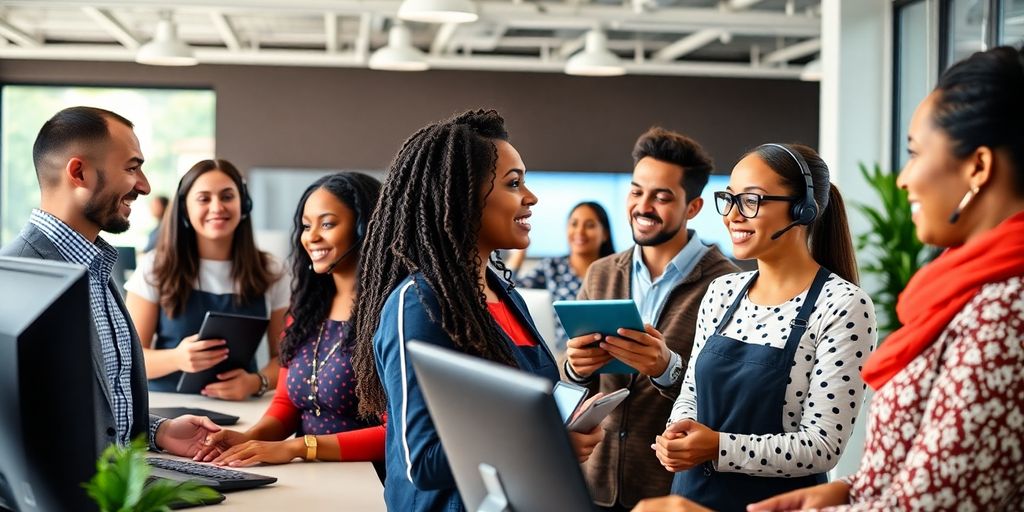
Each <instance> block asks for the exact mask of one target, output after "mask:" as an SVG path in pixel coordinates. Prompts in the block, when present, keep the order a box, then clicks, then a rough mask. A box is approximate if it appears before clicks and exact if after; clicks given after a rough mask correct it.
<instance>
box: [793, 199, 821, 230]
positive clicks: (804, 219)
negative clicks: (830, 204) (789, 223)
mask: <svg viewBox="0 0 1024 512" xmlns="http://www.w3.org/2000/svg"><path fill="white" fill-rule="evenodd" d="M817 217H818V208H817V207H816V206H814V205H813V204H805V205H801V207H800V214H799V215H798V216H797V217H796V219H795V220H796V221H797V222H799V223H800V224H802V225H804V226H807V225H809V224H811V223H812V222H814V219H815V218H817Z"/></svg>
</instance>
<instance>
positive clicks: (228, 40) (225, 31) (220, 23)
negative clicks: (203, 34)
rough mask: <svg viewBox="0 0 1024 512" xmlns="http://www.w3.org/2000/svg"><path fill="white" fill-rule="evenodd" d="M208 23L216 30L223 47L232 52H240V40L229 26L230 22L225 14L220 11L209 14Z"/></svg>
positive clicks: (236, 32)
mask: <svg viewBox="0 0 1024 512" xmlns="http://www.w3.org/2000/svg"><path fill="white" fill-rule="evenodd" d="M210 21H212V22H213V26H214V27H216V28H217V32H218V33H220V38H221V39H223V40H224V46H226V47H227V48H228V50H231V51H233V52H238V51H242V40H241V39H239V37H238V31H237V30H235V27H233V26H232V25H231V20H229V19H228V17H227V15H226V14H224V13H222V12H220V11H214V12H211V13H210Z"/></svg>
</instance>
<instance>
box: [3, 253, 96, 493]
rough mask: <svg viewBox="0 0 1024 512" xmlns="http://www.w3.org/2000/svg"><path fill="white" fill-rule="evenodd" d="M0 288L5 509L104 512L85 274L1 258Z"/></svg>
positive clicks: (60, 266) (79, 270) (49, 264)
mask: <svg viewBox="0 0 1024 512" xmlns="http://www.w3.org/2000/svg"><path fill="white" fill-rule="evenodd" d="M0 283H3V293H0V508H4V507H6V508H8V509H12V510H17V511H21V512H28V511H47V512H50V511H64V510H74V511H78V510H96V505H94V504H93V503H92V500H91V499H90V498H89V497H88V495H87V494H86V492H85V490H84V489H83V488H82V484H83V483H85V482H86V481H88V480H89V479H90V478H92V475H93V474H94V473H95V469H96V458H97V456H98V454H97V453H96V451H97V446H96V435H95V414H96V413H95V411H94V409H93V392H94V391H93V390H94V389H95V388H94V387H95V386H96V385H97V384H96V382H95V381H96V377H95V375H94V374H93V360H92V357H93V356H92V348H91V347H92V345H91V334H90V333H91V331H92V325H91V324H92V322H91V321H90V314H89V283H88V275H87V273H86V270H85V268H84V267H80V266H75V265H69V264H65V263H56V262H50V261H43V260H33V259H23V258H7V257H0Z"/></svg>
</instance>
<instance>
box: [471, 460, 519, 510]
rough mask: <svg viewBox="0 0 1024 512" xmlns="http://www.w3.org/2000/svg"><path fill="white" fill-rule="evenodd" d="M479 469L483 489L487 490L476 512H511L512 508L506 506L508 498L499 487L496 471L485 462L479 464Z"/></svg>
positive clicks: (503, 489) (499, 480)
mask: <svg viewBox="0 0 1024 512" xmlns="http://www.w3.org/2000/svg"><path fill="white" fill-rule="evenodd" d="M479 469H480V477H481V478H483V480H484V488H486V489H487V496H486V497H485V498H484V500H483V501H482V502H480V506H479V507H478V508H477V509H476V512H512V507H511V506H509V504H508V497H507V496H506V495H505V488H504V487H503V486H502V485H501V477H499V476H498V470H497V469H496V468H495V467H494V466H492V465H490V464H487V463H485V462H481V463H480V466H479Z"/></svg>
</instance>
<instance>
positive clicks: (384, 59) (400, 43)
mask: <svg viewBox="0 0 1024 512" xmlns="http://www.w3.org/2000/svg"><path fill="white" fill-rule="evenodd" d="M369 65H370V69H378V70H385V71H426V70H427V69H430V64H428V63H427V57H426V55H424V54H423V52H421V51H419V49H417V48H416V47H415V46H413V45H412V34H411V33H410V32H409V27H407V26H405V25H403V24H402V23H401V22H396V23H395V24H394V26H392V27H391V31H390V32H389V33H388V44H387V46H384V47H382V48H379V49H377V51H375V52H373V55H370V62H369Z"/></svg>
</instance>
